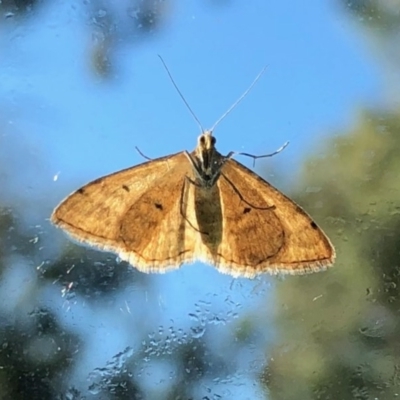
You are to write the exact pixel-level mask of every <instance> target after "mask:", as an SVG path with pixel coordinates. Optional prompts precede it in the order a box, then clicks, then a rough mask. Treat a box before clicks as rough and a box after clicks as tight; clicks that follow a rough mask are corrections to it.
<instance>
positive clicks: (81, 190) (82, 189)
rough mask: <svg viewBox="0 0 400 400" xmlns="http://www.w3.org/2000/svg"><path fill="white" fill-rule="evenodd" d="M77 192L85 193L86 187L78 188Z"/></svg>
mask: <svg viewBox="0 0 400 400" xmlns="http://www.w3.org/2000/svg"><path fill="white" fill-rule="evenodd" d="M76 193H79V194H83V193H85V189H84V188H80V189H78V190H77V191H76Z"/></svg>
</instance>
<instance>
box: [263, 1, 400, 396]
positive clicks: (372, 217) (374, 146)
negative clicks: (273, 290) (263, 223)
mask: <svg viewBox="0 0 400 400" xmlns="http://www.w3.org/2000/svg"><path fill="white" fill-rule="evenodd" d="M340 1H341V2H342V0H340ZM343 4H344V5H345V9H346V10H347V11H348V12H349V13H350V15H352V16H353V17H355V18H356V20H357V21H360V22H361V23H362V26H363V27H364V28H366V29H367V31H368V33H369V34H370V36H369V37H370V38H372V39H374V40H377V41H378V42H379V43H380V44H381V46H378V48H379V50H380V51H381V53H380V56H383V57H384V58H385V60H386V61H387V60H390V68H391V69H392V70H393V69H396V70H398V69H399V68H400V58H399V57H398V55H399V52H398V50H399V46H398V44H397V43H398V35H399V31H400V18H399V13H398V10H399V7H398V6H399V4H398V2H391V1H372V0H364V1H363V0H360V1H346V2H344V1H343ZM395 43H396V46H393V45H394V44H395ZM396 54H397V56H396ZM389 75H390V74H389ZM399 154H400V110H399V109H390V111H384V110H365V111H362V112H361V113H360V114H359V116H358V117H357V123H356V124H355V126H354V127H353V128H351V129H350V130H349V131H346V132H340V133H338V134H337V135H335V137H333V138H332V139H329V140H328V142H327V143H326V145H324V147H323V149H322V150H321V154H320V156H318V157H311V158H310V160H309V161H308V162H307V163H306V165H305V168H304V171H303V179H302V181H301V186H299V189H298V192H297V193H298V195H297V199H298V200H299V203H300V204H303V205H304V206H305V208H306V209H307V210H309V211H310V213H311V214H312V215H313V216H314V217H315V218H316V220H317V221H320V222H321V225H322V226H324V228H326V231H327V232H328V234H329V236H331V238H332V240H333V242H334V244H335V245H336V249H337V253H338V259H337V262H336V266H335V267H334V268H333V269H331V270H329V272H327V273H321V274H316V275H312V276H307V277H294V278H291V279H288V280H285V281H284V282H282V283H280V284H279V285H278V291H277V304H276V312H277V321H278V327H279V328H278V329H279V333H280V336H279V338H280V339H279V340H278V341H277V342H276V345H275V347H274V349H273V351H272V355H271V359H270V362H269V365H268V367H267V368H266V369H265V370H264V373H263V374H262V376H261V381H262V382H263V383H264V385H265V387H267V388H268V390H269V391H270V398H271V399H274V400H281V399H282V400H283V399H284V400H292V399H293V400H294V399H296V400H297V399H302V400H307V399H344V400H346V399H349V400H350V399H365V400H367V399H373V398H376V399H381V400H383V399H394V398H396V397H398V396H399V387H400V374H399V371H400V341H399V337H400V316H399V312H398V310H399V304H400V298H399V296H400V295H399V291H398V287H399V284H400V185H399V176H400V157H399ZM300 187H302V188H303V192H302V191H301V189H300ZM304 188H306V189H305V191H304ZM300 193H301V194H300ZM295 197H296V196H295Z"/></svg>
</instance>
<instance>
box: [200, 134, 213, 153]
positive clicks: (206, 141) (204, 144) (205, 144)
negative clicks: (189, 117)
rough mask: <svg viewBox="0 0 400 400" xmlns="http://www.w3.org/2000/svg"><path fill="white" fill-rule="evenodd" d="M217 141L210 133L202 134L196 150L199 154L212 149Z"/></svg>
mask: <svg viewBox="0 0 400 400" xmlns="http://www.w3.org/2000/svg"><path fill="white" fill-rule="evenodd" d="M216 142H217V139H216V138H215V137H214V136H213V135H212V131H205V132H203V133H202V134H201V135H200V136H199V138H198V149H199V150H200V152H204V151H210V150H212V149H214V147H215V143H216Z"/></svg>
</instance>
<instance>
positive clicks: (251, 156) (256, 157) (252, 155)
mask: <svg viewBox="0 0 400 400" xmlns="http://www.w3.org/2000/svg"><path fill="white" fill-rule="evenodd" d="M288 144H289V142H286V143H284V144H283V145H282V146H281V147H279V149H277V150H275V151H274V152H273V153H270V154H262V155H260V156H255V155H254V154H250V153H236V154H238V155H240V156H246V157H250V158H252V159H253V167H254V166H255V164H256V160H257V159H258V158H265V157H272V156H275V155H276V154H278V153H280V152H281V151H282V150H284V149H285V148H286V147H287V146H288Z"/></svg>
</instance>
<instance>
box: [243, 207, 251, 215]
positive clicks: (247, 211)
mask: <svg viewBox="0 0 400 400" xmlns="http://www.w3.org/2000/svg"><path fill="white" fill-rule="evenodd" d="M250 211H251V208H250V207H245V208H244V209H243V214H247V213H249V212H250Z"/></svg>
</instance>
